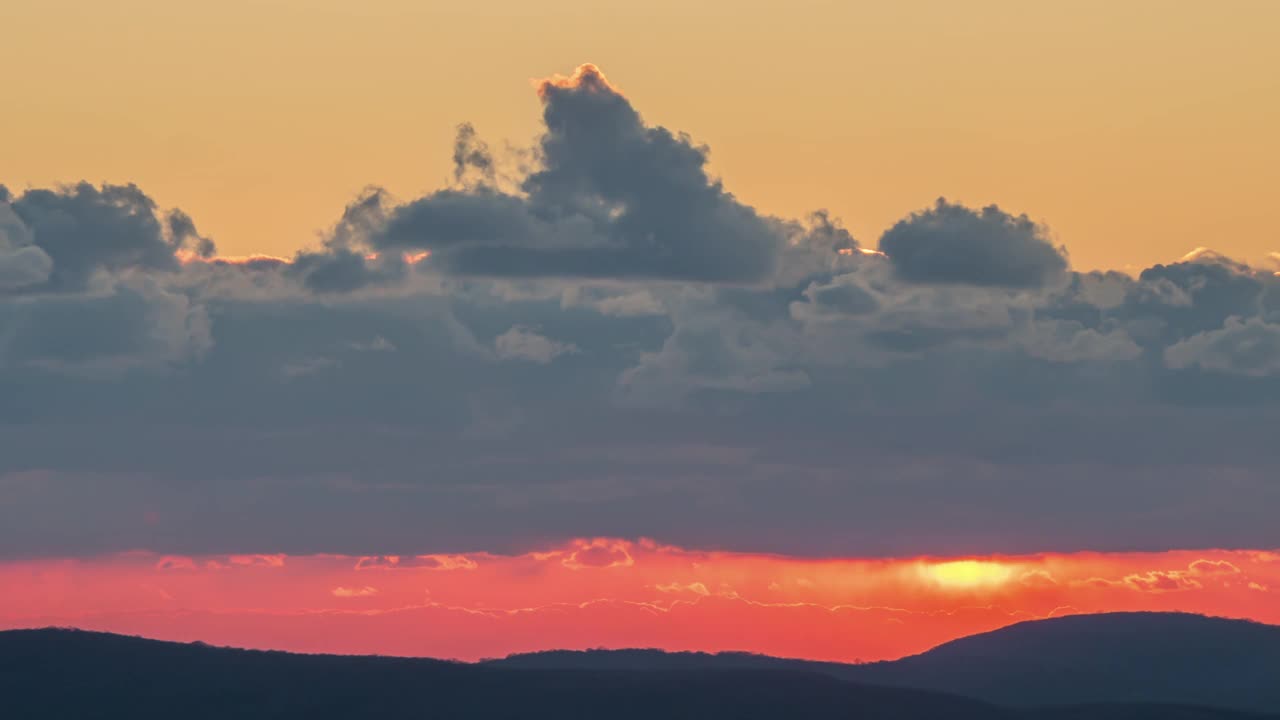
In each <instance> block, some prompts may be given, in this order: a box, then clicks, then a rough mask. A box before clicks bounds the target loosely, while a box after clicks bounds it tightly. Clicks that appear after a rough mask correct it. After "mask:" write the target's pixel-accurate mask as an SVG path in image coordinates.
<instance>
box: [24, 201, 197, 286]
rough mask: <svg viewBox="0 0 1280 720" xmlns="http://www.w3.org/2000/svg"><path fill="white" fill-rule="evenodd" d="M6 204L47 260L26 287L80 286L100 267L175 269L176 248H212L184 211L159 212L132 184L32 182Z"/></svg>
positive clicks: (154, 204) (176, 265)
mask: <svg viewBox="0 0 1280 720" xmlns="http://www.w3.org/2000/svg"><path fill="white" fill-rule="evenodd" d="M7 204H8V206H9V209H10V210H11V211H12V213H13V215H15V216H16V217H17V218H18V219H19V220H20V221H21V222H22V224H23V225H24V227H25V228H26V229H27V232H28V233H29V235H30V242H31V244H32V245H33V246H34V247H37V248H39V249H40V250H41V251H42V252H43V253H44V254H45V255H47V256H48V257H49V259H50V260H51V261H52V268H51V272H50V273H49V276H48V278H47V279H46V280H45V282H43V283H41V284H40V285H39V286H36V287H35V288H32V287H30V286H27V287H26V288H25V289H44V290H54V291H56V290H80V289H83V288H84V287H85V286H86V285H87V284H88V282H89V279H90V277H91V276H92V275H93V273H94V272H96V271H99V270H105V271H119V270H124V269H131V268H132V269H142V270H175V269H177V267H178V258H177V256H176V255H175V253H176V252H177V251H179V250H182V249H187V248H191V249H193V251H194V252H195V253H196V254H198V255H202V256H208V255H212V254H213V252H214V250H215V248H214V245H213V242H212V241H211V240H209V239H208V238H204V237H201V236H200V235H199V234H198V233H197V232H196V229H195V225H194V223H192V221H191V219H190V218H189V217H188V216H187V215H186V214H185V213H182V212H180V211H175V212H173V213H171V214H169V215H167V216H165V215H163V214H161V213H159V212H158V209H157V207H156V203H155V201H153V200H152V199H151V198H150V197H148V196H147V195H146V194H145V193H143V192H142V190H140V189H139V188H138V187H137V186H135V185H132V184H130V185H102V186H100V187H99V186H94V185H91V184H89V183H85V182H82V183H79V184H76V185H71V186H67V187H63V188H59V189H56V190H47V189H40V188H36V189H31V190H27V191H26V192H24V193H22V194H21V195H18V196H16V197H11V198H9V199H8V201H7Z"/></svg>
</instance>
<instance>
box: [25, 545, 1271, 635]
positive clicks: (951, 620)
mask: <svg viewBox="0 0 1280 720" xmlns="http://www.w3.org/2000/svg"><path fill="white" fill-rule="evenodd" d="M0 585H3V586H4V587H5V588H8V591H7V592H6V593H5V594H4V595H3V596H2V597H0V625H2V626H4V627H10V628H12V627H30V626H45V625H61V626H76V627H83V628H90V629H97V630H108V631H113V632H123V633H131V634H139V635H145V636H149V637H155V638H163V639H169V640H181V641H190V640H203V641H205V642H210V643H215V644H225V645H235V646H242V647H256V648H276V649H287V650H297V651H309V652H339V653H379V654H393V655H418V656H435V657H452V658H460V659H467V660H474V659H478V658H482V657H495V656H501V655H505V654H508V653H512V652H522V651H530V650H538V649H546V648H591V647H662V648H666V649H673V650H686V649H687V650H748V651H754V652H762V653H768V654H773V655H779V656H791V657H807V658H820V659H831V660H855V659H863V660H875V659H883V658H894V657H899V656H902V655H906V654H911V653H916V652H920V651H923V650H926V649H928V648H930V647H932V646H934V645H937V644H939V643H941V642H945V641H947V640H950V639H952V638H956V637H960V636H963V635H968V634H972V633H976V632H982V631H986V630H991V629H994V628H997V627H1001V626H1003V625H1007V624H1009V623H1013V622H1018V621H1021V620H1029V619H1035V618H1045V617H1050V616H1053V615H1061V614H1064V613H1089V612H1105V611H1113V610H1177V611H1190V612H1198V613H1205V614H1211V615H1221V616H1227V617H1241V618H1252V619H1255V620H1259V621H1263V622H1269V623H1280V602H1277V599H1276V592H1277V591H1280V552H1276V551H1249V550H1234V551H1225V550H1185V551H1171V552H1163V553H1110V554H1102V553H1076V554H1044V555H1030V556H998V557H987V558H903V559H888V560H869V559H857V558H838V559H805V558H796V557H784V556H771V555H749V554H736V553H721V552H697V551H688V550H682V549H680V548H675V547H669V546H663V545H659V544H657V543H654V542H652V541H648V540H641V541H638V542H631V541H626V540H617V539H604V538H599V539H591V540H577V541H574V542H572V543H568V544H565V545H563V546H560V547H556V548H551V549H548V550H546V551H543V552H530V553H526V554H522V555H516V556H499V555H490V554H471V555H424V556H417V557H401V558H389V557H350V556H338V555H313V556H285V555H278V554H265V555H233V556H216V557H213V556H210V557H185V556H162V555H157V554H154V553H146V552H135V553H124V554H118V555H113V556H108V557H101V558H97V559H91V560H72V559H63V560H57V559H48V560H34V561H27V562H9V563H7V564H4V565H0Z"/></svg>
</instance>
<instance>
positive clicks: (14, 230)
mask: <svg viewBox="0 0 1280 720" xmlns="http://www.w3.org/2000/svg"><path fill="white" fill-rule="evenodd" d="M52 272H53V259H52V258H50V257H49V254H48V253H46V252H45V251H44V250H42V249H40V248H39V247H37V246H36V245H35V242H34V240H33V239H32V238H31V231H30V230H29V229H27V226H26V225H25V224H24V223H23V222H22V219H21V218H19V217H18V216H17V214H16V213H14V212H13V208H11V207H10V206H9V205H8V204H7V203H0V294H3V293H6V292H13V291H16V290H21V289H23V288H27V287H30V286H32V285H40V284H42V283H45V282H48V280H49V275H50V274H51V273H52Z"/></svg>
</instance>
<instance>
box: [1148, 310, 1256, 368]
mask: <svg viewBox="0 0 1280 720" xmlns="http://www.w3.org/2000/svg"><path fill="white" fill-rule="evenodd" d="M1164 359H1165V363H1166V364H1167V365H1168V366H1169V367H1172V368H1187V367H1199V368H1201V369H1204V370H1210V371H1217V372H1224V373H1233V374H1239V375H1250V376H1256V377H1267V376H1270V375H1280V325H1275V324H1272V323H1269V322H1266V321H1265V320H1263V319H1261V318H1257V317H1254V318H1249V319H1248V320H1241V319H1240V318H1238V317H1229V318H1227V320H1226V323H1225V324H1224V325H1223V326H1222V327H1221V328H1219V329H1217V330H1208V331H1205V332H1202V333H1200V334H1198V335H1193V336H1191V337H1189V338H1187V339H1186V340H1182V341H1180V342H1178V343H1176V344H1174V345H1171V346H1169V347H1168V348H1166V349H1165V351H1164Z"/></svg>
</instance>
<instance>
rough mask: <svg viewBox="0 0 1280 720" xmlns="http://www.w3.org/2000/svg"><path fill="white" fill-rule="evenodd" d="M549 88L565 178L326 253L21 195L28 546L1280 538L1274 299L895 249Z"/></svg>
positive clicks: (112, 193) (902, 546) (490, 160)
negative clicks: (220, 249)
mask: <svg viewBox="0 0 1280 720" xmlns="http://www.w3.org/2000/svg"><path fill="white" fill-rule="evenodd" d="M538 96H539V99H540V101H541V103H542V108H543V119H544V121H545V128H544V133H543V135H542V136H541V138H540V139H539V141H538V142H537V143H536V145H535V147H533V148H531V149H529V150H528V151H527V152H523V153H519V154H517V155H516V156H515V157H505V156H502V155H500V154H495V153H494V152H493V151H492V150H491V149H490V148H489V146H488V145H486V144H485V143H484V142H483V141H482V140H481V139H480V136H479V133H478V132H477V131H476V130H475V129H474V128H471V127H470V126H463V127H462V128H461V130H460V131H459V134H458V136H457V138H456V140H455V142H454V143H453V146H452V154H453V157H454V160H455V163H456V166H457V167H456V172H455V174H454V178H453V184H452V185H450V186H449V187H445V188H441V189H440V190H437V191H434V192H431V193H428V194H427V195H424V196H422V197H418V198H408V199H397V198H393V197H391V196H390V195H389V194H388V193H386V192H385V191H383V190H380V189H377V188H371V189H370V190H368V191H367V192H365V193H363V194H362V195H360V196H359V197H357V198H355V199H354V200H353V201H352V202H351V203H350V204H349V205H348V207H347V208H345V209H344V210H341V211H340V212H336V213H335V214H336V215H337V216H338V218H339V219H338V221H337V222H336V223H335V225H334V226H333V228H332V229H331V231H330V232H329V233H328V234H327V235H326V237H325V238H324V241H323V243H321V244H320V245H319V246H318V247H315V248H310V249H307V250H305V251H302V252H299V253H298V254H297V255H296V256H295V257H293V258H267V257H256V258H248V259H237V258H219V257H218V256H217V255H216V247H215V245H214V243H213V241H212V240H211V239H209V238H207V237H204V236H202V235H201V234H200V233H199V232H198V231H197V229H196V227H197V226H196V224H195V222H193V220H192V219H191V218H190V217H188V216H187V215H186V214H185V213H182V212H181V211H178V210H167V209H162V208H159V207H157V205H156V203H155V202H154V201H153V200H151V198H150V197H149V196H148V195H146V194H145V192H144V191H143V190H141V189H139V188H137V187H134V186H132V185H126V186H114V185H105V186H94V185H89V184H86V183H81V184H76V185H69V186H65V187H60V188H51V189H40V188H32V189H26V190H23V191H21V192H17V191H11V190H6V189H2V188H0V399H2V400H3V401H2V402H0V548H2V549H3V551H4V552H5V553H8V554H10V555H32V554H34V555H41V554H81V553H94V552H101V551H104V550H126V549H132V548H149V549H152V550H155V551H158V552H184V553H206V552H262V551H264V550H270V551H277V550H278V551H288V552H303V553H307V552H345V553H353V554H367V555H370V556H373V555H382V554H386V553H398V554H401V555H405V556H414V555H419V554H423V553H435V552H440V553H448V552H462V551H474V550H500V549H511V548H520V547H524V546H526V545H528V544H529V543H532V542H535V541H538V540H541V539H545V538H557V537H566V536H594V535H610V536H617V535H624V536H626V535H632V536H637V535H646V536H655V537H659V538H662V539H664V540H669V541H673V542H679V543H681V544H684V545H688V546H715V547H737V548H743V549H750V550H766V551H774V550H786V551H790V552H803V553H832V552H836V553H855V554H869V553H870V554H876V553H902V552H939V551H948V552H991V551H997V552H999V551H1005V552H1014V551H1038V550H1053V549H1066V548H1070V549H1075V548H1086V547H1092V548H1098V549H1130V548H1139V547H1142V548H1147V549H1153V548H1169V547H1188V546H1196V547H1211V546H1212V547H1220V546H1238V547H1245V546H1254V547H1260V546H1274V545H1275V544H1277V543H1278V542H1280V536H1277V535H1276V532H1275V530H1274V528H1275V522H1274V517H1275V515H1276V513H1277V511H1280V483H1278V482H1277V481H1276V480H1275V473H1274V472H1273V471H1272V468H1274V467H1275V464H1276V462H1277V461H1280V453H1277V451H1276V450H1275V449H1274V447H1275V444H1274V443H1273V442H1271V440H1270V438H1269V434H1268V433H1269V430H1270V429H1271V428H1273V427H1274V423H1275V422H1276V421H1277V420H1280V330H1278V328H1280V279H1278V278H1277V277H1276V276H1275V275H1274V274H1273V272H1272V271H1271V270H1270V269H1262V268H1255V267H1250V266H1247V265H1244V264H1241V263H1239V262H1236V261H1233V260H1231V259H1228V258H1224V257H1221V256H1218V255H1215V254H1213V253H1211V252H1207V251H1198V252H1195V253H1192V254H1190V255H1188V256H1187V257H1184V258H1182V259H1180V260H1177V261H1175V262H1170V263H1169V264H1165V265H1157V266H1154V267H1151V268H1147V269H1145V270H1143V271H1141V272H1140V273H1138V274H1137V275H1136V276H1135V275H1129V274H1123V273H1118V272H1080V271H1073V270H1072V269H1071V268H1070V267H1069V264H1068V255H1067V253H1066V252H1065V251H1064V250H1063V249H1062V248H1060V247H1058V246H1057V245H1056V240H1052V239H1051V238H1052V235H1051V233H1050V231H1049V230H1048V229H1047V228H1046V226H1045V225H1044V224H1043V223H1041V222H1040V221H1038V220H1036V221H1033V220H1031V219H1029V217H1028V216H1025V215H1021V214H1017V211H1016V210H1015V211H1011V210H1007V209H1001V208H998V207H996V206H990V207H986V208H969V207H965V206H962V205H957V204H953V203H950V202H947V201H945V200H941V201H937V202H935V203H934V204H932V205H928V206H926V207H924V208H923V209H922V210H920V211H919V212H917V213H915V214H913V215H911V216H910V217H907V218H905V219H903V220H902V221H901V222H900V223H898V224H897V225H895V226H894V227H892V228H890V229H889V230H888V231H887V232H885V234H884V235H883V237H881V238H879V239H878V242H865V241H864V242H861V243H860V242H859V241H858V240H857V239H855V238H853V237H852V236H851V235H850V234H849V233H848V232H847V231H846V230H845V229H844V228H843V227H842V226H841V224H840V222H839V220H838V219H836V218H832V217H830V216H829V215H827V214H826V213H824V212H821V211H817V212H815V213H813V214H812V215H810V216H809V217H806V218H802V219H788V218H778V217H771V216H768V215H767V214H765V213H762V212H760V211H758V210H756V209H755V208H753V207H751V206H750V205H748V204H746V203H745V202H743V201H742V200H740V199H738V198H736V197H734V196H733V195H732V194H731V193H730V192H729V191H728V190H727V189H725V188H724V187H723V186H722V185H721V183H720V182H719V181H718V180H717V179H715V178H714V177H712V176H711V175H709V173H708V171H707V166H706V163H707V153H708V150H707V148H705V147H704V146H702V145H699V144H697V143H696V142H695V141H694V140H692V139H690V138H689V137H687V136H685V135H683V134H681V133H678V132H673V131H671V130H668V129H666V128H664V127H661V126H659V125H655V124H652V123H651V122H649V121H647V120H646V119H645V118H644V117H642V116H641V115H640V114H639V113H638V112H637V111H636V109H635V108H634V107H633V106H632V104H631V103H630V101H629V100H628V99H627V98H626V96H625V95H623V94H622V93H621V92H620V91H619V90H618V89H617V88H616V87H615V86H614V85H612V84H610V82H609V81H608V80H606V79H605V78H604V76H603V75H602V74H601V73H600V72H599V70H597V69H595V68H593V67H591V66H583V67H582V68H579V69H578V71H577V72H576V73H574V74H573V75H572V76H571V77H568V78H553V79H551V80H548V81H545V82H543V83H541V84H540V85H539V87H538ZM442 151H445V152H448V151H449V147H448V146H447V145H445V146H443V147H442ZM1212 240H1213V239H1212V238H1206V240H1205V242H1206V244H1212ZM231 528H235V530H234V531H232V530H231Z"/></svg>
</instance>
